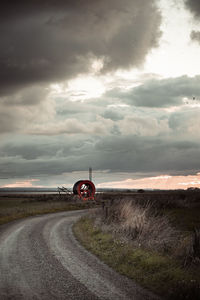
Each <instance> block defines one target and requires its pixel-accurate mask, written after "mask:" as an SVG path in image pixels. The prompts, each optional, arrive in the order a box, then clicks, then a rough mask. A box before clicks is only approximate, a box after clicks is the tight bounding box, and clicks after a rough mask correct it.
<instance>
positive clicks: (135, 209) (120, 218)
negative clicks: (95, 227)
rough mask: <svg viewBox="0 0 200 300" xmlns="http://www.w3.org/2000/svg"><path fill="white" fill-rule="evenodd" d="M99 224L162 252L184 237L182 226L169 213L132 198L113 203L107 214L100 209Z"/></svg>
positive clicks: (135, 242)
mask: <svg viewBox="0 0 200 300" xmlns="http://www.w3.org/2000/svg"><path fill="white" fill-rule="evenodd" d="M96 224H99V225H101V227H103V229H104V230H107V231H112V232H113V233H114V234H115V235H118V236H120V237H121V238H123V239H124V240H127V241H131V242H132V243H133V244H134V245H135V246H139V247H145V248H148V249H152V250H157V251H161V252H168V251H170V250H171V249H173V247H174V246H175V244H177V239H180V234H179V232H178V230H176V229H174V228H173V227H172V226H171V225H170V223H169V221H168V219H167V217H165V216H159V215H157V213H156V212H155V211H154V212H153V210H152V208H151V205H148V204H147V205H145V207H142V206H139V205H138V204H136V203H134V202H133V201H131V200H120V201H117V202H115V203H114V204H113V205H112V206H110V207H109V212H108V213H107V217H105V213H103V212H102V211H98V213H97V216H96Z"/></svg>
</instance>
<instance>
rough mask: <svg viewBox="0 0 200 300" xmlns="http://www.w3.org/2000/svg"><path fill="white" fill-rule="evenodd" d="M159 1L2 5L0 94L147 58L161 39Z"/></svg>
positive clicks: (136, 64)
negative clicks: (96, 62)
mask: <svg viewBox="0 0 200 300" xmlns="http://www.w3.org/2000/svg"><path fill="white" fill-rule="evenodd" d="M155 2H156V1H148V0H142V1H141V0H125V1H123V2H122V1H120V0H109V1H106V0H102V1H98V0H95V1H92V0H87V1H80V0H76V1H54V0H48V1H45V3H43V2H41V1H40V2H39V1H20V3H19V2H17V3H12V5H10V4H9V3H4V4H3V5H1V21H0V28H1V48H0V68H1V74H0V89H1V94H8V93H12V92H13V91H14V90H15V89H18V88H21V87H24V86H30V85H32V84H38V83H40V84H41V83H42V82H43V83H44V82H58V81H61V80H63V79H67V78H72V77H75V76H77V75H78V74H80V73H85V72H88V71H90V70H91V66H92V63H93V61H94V60H96V59H99V60H101V61H102V62H103V69H102V72H108V71H112V70H116V69H118V68H125V69H126V68H129V67H131V66H138V65H140V64H141V63H143V61H144V59H145V56H146V55H147V53H148V52H149V51H150V50H151V49H152V48H154V47H157V45H158V41H159V38H160V29H159V26H160V22H161V17H160V12H159V10H158V9H157V7H156V5H155Z"/></svg>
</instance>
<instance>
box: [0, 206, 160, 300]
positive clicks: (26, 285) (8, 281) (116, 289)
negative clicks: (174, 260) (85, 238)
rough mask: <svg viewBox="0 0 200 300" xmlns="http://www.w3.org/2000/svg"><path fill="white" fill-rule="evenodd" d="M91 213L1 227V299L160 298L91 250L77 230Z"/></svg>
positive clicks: (43, 217) (50, 216) (39, 218)
mask: <svg viewBox="0 0 200 300" xmlns="http://www.w3.org/2000/svg"><path fill="white" fill-rule="evenodd" d="M85 213H86V211H83V210H82V211H69V212H59V213H54V214H47V215H40V216H35V217H29V218H26V219H22V220H18V221H14V222H12V223H8V224H4V225H2V226H1V227H0V271H1V272H0V299H5V300H6V299H26V300H28V299H65V300H66V299H76V300H78V299H92V300H95V299H111V300H112V299H135V300H140V299H143V300H144V299H157V297H156V296H154V295H152V294H150V293H149V292H147V291H146V290H144V289H142V288H140V287H139V286H137V285H136V284H134V283H133V281H131V280H129V279H127V278H126V277H123V276H121V275H119V274H117V273H116V272H114V271H113V270H112V269H110V268H109V267H108V266H107V265H105V264H103V263H102V262H101V261H99V260H98V259H97V258H96V257H95V256H94V255H92V254H91V253H89V252H88V251H87V250H85V249H84V248H83V247H82V246H81V245H80V244H79V243H78V242H77V240H76V239H75V237H74V235H73V233H72V226H73V224H74V223H75V222H76V221H77V220H78V219H79V218H80V216H82V215H83V214H85Z"/></svg>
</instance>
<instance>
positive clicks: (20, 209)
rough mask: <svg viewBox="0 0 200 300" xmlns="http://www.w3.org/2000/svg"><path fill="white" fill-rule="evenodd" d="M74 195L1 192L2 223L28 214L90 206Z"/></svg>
mask: <svg viewBox="0 0 200 300" xmlns="http://www.w3.org/2000/svg"><path fill="white" fill-rule="evenodd" d="M89 207H90V204H88V203H83V202H80V201H79V202H77V201H75V200H74V199H73V197H72V195H63V196H61V197H59V195H56V194H0V225H1V224H4V223H7V222H10V221H13V220H16V219H20V218H25V217H28V216H33V215H39V214H46V213H54V212H60V211H67V210H77V209H84V208H89Z"/></svg>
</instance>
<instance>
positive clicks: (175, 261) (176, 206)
mask: <svg viewBox="0 0 200 300" xmlns="http://www.w3.org/2000/svg"><path fill="white" fill-rule="evenodd" d="M90 207H94V204H92V203H87V202H85V203H83V202H81V201H80V200H79V201H78V200H77V199H74V197H73V196H72V195H63V196H62V197H59V196H58V195H56V194H43V195H39V194H21V195H20V194H0V224H4V223H7V222H9V221H12V220H16V219H19V218H24V217H27V216H32V215H38V214H45V213H53V212H59V211H66V210H75V209H84V208H90ZM95 207H96V209H95V210H91V211H90V213H89V215H88V216H87V217H84V218H83V219H81V220H80V221H79V222H78V223H77V224H76V225H75V226H74V233H75V235H76V237H77V239H79V241H80V242H81V243H82V244H83V245H84V246H85V247H86V248H87V249H88V250H90V251H91V252H93V253H94V254H95V255H97V256H98V257H99V258H100V259H102V260H103V261H105V262H106V263H107V264H108V265H110V266H111V267H112V268H114V269H116V270H117V271H118V272H119V273H122V274H124V275H126V276H128V277H130V278H132V279H133V280H134V281H136V282H138V283H139V284H140V285H142V286H144V287H146V288H148V289H150V290H152V291H153V292H155V293H157V294H159V295H162V296H163V295H164V296H165V298H167V299H181V300H183V299H184V300H186V299H188V300H192V299H193V300H197V299H200V276H199V274H200V193H199V192H198V191H185V192H183V191H182V192H179V191H174V192H173V191H171V192H140V193H130V192H127V193H119V192H118V193H114V192H112V193H101V194H97V196H96V205H95Z"/></svg>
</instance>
